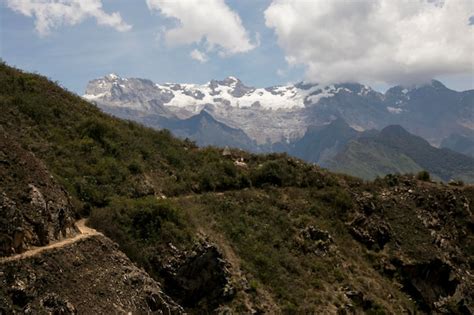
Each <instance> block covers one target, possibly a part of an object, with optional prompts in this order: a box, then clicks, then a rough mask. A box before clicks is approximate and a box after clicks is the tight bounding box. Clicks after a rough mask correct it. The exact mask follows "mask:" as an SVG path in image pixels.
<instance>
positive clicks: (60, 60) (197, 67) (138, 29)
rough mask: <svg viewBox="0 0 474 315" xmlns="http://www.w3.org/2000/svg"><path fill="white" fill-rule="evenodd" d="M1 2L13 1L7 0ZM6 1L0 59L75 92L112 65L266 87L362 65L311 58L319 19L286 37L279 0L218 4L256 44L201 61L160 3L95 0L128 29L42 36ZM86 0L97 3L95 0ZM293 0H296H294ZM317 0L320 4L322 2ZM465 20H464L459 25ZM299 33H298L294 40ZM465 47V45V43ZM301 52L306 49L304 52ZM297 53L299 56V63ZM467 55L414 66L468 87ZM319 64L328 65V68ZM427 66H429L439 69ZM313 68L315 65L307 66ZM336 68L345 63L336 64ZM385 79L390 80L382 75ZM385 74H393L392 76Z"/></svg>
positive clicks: (316, 54) (162, 78)
mask: <svg viewBox="0 0 474 315" xmlns="http://www.w3.org/2000/svg"><path fill="white" fill-rule="evenodd" d="M5 1H7V2H9V3H12V2H14V0H5ZM5 1H3V2H1V4H0V8H1V21H0V22H1V25H0V56H1V58H2V59H3V60H4V61H6V62H7V63H8V64H10V65H14V66H16V67H18V68H21V69H24V70H28V71H35V72H38V73H41V74H44V75H46V76H48V77H50V78H51V79H53V80H55V81H58V82H59V83H60V84H62V85H63V86H65V87H66V88H68V89H70V90H72V91H75V92H77V93H79V94H82V93H83V91H84V89H85V86H86V84H87V82H88V81H89V80H91V79H94V78H97V77H101V76H103V75H105V74H107V73H111V72H115V73H117V74H119V75H121V76H124V77H142V78H149V79H152V80H153V81H156V82H194V83H204V82H207V81H209V80H210V79H221V78H224V77H226V76H229V75H233V76H236V77H238V78H240V79H241V80H242V81H243V82H244V83H246V84H247V85H251V86H271V85H277V84H285V83H287V82H296V81H300V80H303V79H307V78H308V76H309V78H312V77H311V76H312V75H313V72H315V73H324V74H326V73H327V74H328V75H326V76H319V77H318V76H317V75H316V76H315V78H316V79H325V78H329V79H332V78H336V79H341V80H344V79H347V80H349V81H355V80H358V79H359V77H358V76H357V75H354V73H360V72H363V70H361V69H364V68H358V69H354V70H353V72H352V73H350V72H348V73H346V72H345V71H344V70H342V73H341V70H340V69H341V66H340V65H339V64H338V63H337V62H340V60H334V58H335V57H333V56H337V55H338V54H337V53H338V51H329V53H330V54H329V55H328V56H329V57H330V58H331V59H328V60H329V61H328V62H327V63H325V64H324V65H321V64H320V63H318V62H317V61H315V60H313V59H321V60H323V59H325V58H326V57H328V56H325V55H322V52H321V49H320V50H316V51H312V50H311V49H312V48H313V47H315V46H317V43H318V40H321V38H325V37H323V36H326V34H320V36H319V37H314V38H311V36H313V35H312V34H313V31H315V32H314V33H316V35H314V36H317V35H318V34H319V33H318V32H316V31H317V29H312V27H311V25H312V24H311V23H314V26H315V28H319V30H320V29H321V26H320V25H318V24H317V22H318V20H317V17H311V16H308V17H307V21H309V22H308V23H307V25H305V24H304V23H303V22H304V20H305V16H302V18H301V19H302V24H301V25H298V27H294V29H290V35H291V38H287V37H285V36H286V34H284V32H283V30H286V29H288V26H287V25H286V24H284V23H286V20H285V19H286V18H285V14H286V13H288V12H287V11H282V10H281V8H280V7H278V6H277V5H278V1H275V2H276V5H275V6H273V9H274V10H273V11H272V15H271V16H270V15H269V14H268V15H266V10H267V9H268V8H269V7H270V6H271V5H272V3H273V2H272V0H234V1H230V0H227V1H225V5H227V6H228V8H229V9H230V10H232V11H233V12H234V13H236V14H237V15H238V16H239V17H240V19H241V24H242V27H243V28H244V29H245V31H246V34H247V36H248V41H249V42H250V43H251V44H252V45H254V46H255V47H254V48H253V49H249V50H248V51H245V52H241V53H234V54H228V55H226V56H221V54H220V53H219V51H220V50H217V49H209V50H207V51H206V54H207V56H208V60H207V62H204V63H201V62H199V61H197V60H194V59H192V58H190V52H191V51H192V50H193V49H199V50H200V51H203V49H204V47H206V44H205V43H204V42H205V39H204V38H203V39H202V40H201V41H199V42H195V43H191V44H182V45H169V43H167V42H166V40H165V38H164V34H165V32H166V30H169V29H172V28H173V27H175V26H176V25H177V24H179V21H177V20H176V19H172V18H167V17H165V16H164V14H163V12H160V11H159V10H150V9H149V7H148V6H147V3H146V1H141V0H134V1H130V0H103V1H102V4H103V11H105V12H106V13H112V12H119V13H120V15H121V18H122V20H123V21H125V22H126V23H128V24H130V25H132V28H131V30H128V31H117V29H116V28H114V27H108V26H104V25H98V23H97V21H96V20H95V19H94V18H84V19H83V20H81V21H80V22H79V23H77V24H75V25H67V23H63V24H62V25H59V26H58V27H54V28H52V29H51V31H50V32H49V34H46V35H44V34H43V35H42V34H39V32H38V31H37V30H36V29H35V18H34V17H29V16H26V15H24V14H23V13H21V12H18V10H17V11H14V10H12V9H11V7H12V5H8V4H7V2H5ZM30 1H31V2H32V3H34V2H35V1H34V0H30ZM93 1H98V2H100V0H93ZM183 1H187V0H183ZM204 2H206V0H204ZM300 2H303V1H301V0H300ZM315 2H321V1H315ZM321 3H322V5H325V2H324V1H322V2H321ZM293 9H294V10H295V12H296V13H298V11H296V10H298V8H297V7H296V6H295V7H294V8H290V9H289V10H290V11H289V12H290V13H291V10H293ZM315 9H316V8H315ZM336 9H337V7H336ZM279 10H280V11H279ZM285 10H287V9H285ZM473 11H474V10H473ZM446 14H451V13H446ZM333 19H334V20H337V19H344V16H342V17H341V16H334V17H333ZM467 22H468V21H467V20H466V23H465V24H466V25H467V24H468V23H467ZM65 24H66V25H65ZM266 24H268V25H266ZM269 25H271V26H269ZM215 27H216V28H219V27H223V28H225V27H226V25H215ZM292 27H293V26H292ZM305 27H306V29H305ZM331 27H332V26H329V27H328V30H327V31H328V32H332V31H334V30H331V29H330V28H331ZM335 27H336V28H337V26H335ZM472 28H473V27H471V29H472ZM301 30H303V31H304V32H301ZM467 30H468V32H470V33H468V34H466V36H467V37H466V40H469V39H470V40H472V39H473V38H472V37H470V36H471V35H472V33H471V30H470V29H469V28H468V29H467ZM291 32H292V33H291ZM305 34H307V36H309V39H308V41H310V42H311V43H312V44H311V45H313V46H308V45H307V46H304V45H300V43H301V41H304V40H305V36H306V35H305ZM329 34H330V33H329ZM344 35H346V34H342V35H341V38H342V37H344V38H346V36H344ZM349 35H350V34H349ZM421 35H423V34H420V36H421ZM298 36H302V37H301V38H300V39H298ZM326 37H327V36H326ZM453 40H454V39H453ZM295 41H297V42H295ZM458 42H459V41H458ZM458 42H456V43H458ZM300 46H301V47H300ZM470 47H471V48H472V45H471V46H470ZM470 47H468V49H469V48H470ZM461 48H463V47H461ZM297 49H300V50H297ZM349 49H352V48H351V47H349ZM464 49H465V47H464ZM307 51H309V53H306V52H307ZM364 53H366V54H367V56H368V57H367V58H369V57H370V56H371V55H370V52H367V51H364ZM470 53H471V55H472V54H473V53H474V51H473V50H472V49H471V51H470ZM308 56H309V57H308ZM285 57H290V58H291V57H295V58H296V59H297V62H290V64H289V63H288V62H287V60H286V59H285ZM329 57H328V58H329ZM308 58H313V59H308ZM343 58H345V59H344V61H345V60H347V58H351V56H346V55H345V56H344V57H343ZM370 58H372V57H370ZM373 58H376V57H373ZM298 59H301V62H299V61H298ZM461 59H462V58H461ZM357 60H361V59H360V58H359V59H357ZM369 60H370V59H369ZM357 62H358V61H357ZM472 62H473V61H472V59H471V68H470V65H469V60H467V66H466V62H464V63H463V64H462V65H461V64H449V63H447V65H446V66H445V67H444V68H440V67H439V66H438V67H437V68H436V67H435V66H434V65H433V66H432V67H431V68H429V69H427V68H426V67H425V68H423V67H422V66H420V70H419V73H423V74H425V73H426V75H430V74H432V73H434V74H437V75H435V76H436V77H437V78H440V79H441V80H442V81H443V82H444V83H445V84H447V85H448V86H449V87H451V88H454V89H457V90H465V89H470V88H474V83H473V74H472ZM374 63H377V60H374ZM326 64H327V65H331V66H332V68H331V67H329V66H326ZM354 64H356V62H354ZM420 64H421V63H420ZM438 64H442V62H439V63H438ZM397 66H398V64H396V63H394V65H393V68H388V69H387V70H386V71H384V72H383V73H382V74H379V73H377V74H374V75H373V77H370V76H361V77H360V81H366V82H368V83H369V84H372V85H375V87H376V88H378V89H384V88H385V87H386V86H387V85H389V84H393V83H396V81H401V80H402V79H403V77H401V79H400V74H393V73H390V71H392V72H395V70H391V69H394V68H396V67H397ZM361 67H363V66H362V65H361ZM450 67H451V68H450ZM349 68H350V67H349ZM432 68H433V69H435V68H436V71H438V72H436V71H435V70H432ZM313 69H316V70H314V71H313ZM342 69H346V68H343V67H342ZM369 70H370V69H369ZM312 71H313V72H312ZM367 72H368V73H369V72H370V73H372V72H373V71H367ZM409 75H411V77H410V78H417V77H418V76H419V75H418V74H415V75H413V74H409ZM433 77H434V76H433ZM385 78H389V79H388V80H385ZM392 78H395V79H393V80H392ZM390 80H391V81H390ZM388 81H390V82H388ZM392 81H393V83H392Z"/></svg>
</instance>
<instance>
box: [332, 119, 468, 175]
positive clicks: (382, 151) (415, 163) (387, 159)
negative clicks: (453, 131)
mask: <svg viewBox="0 0 474 315" xmlns="http://www.w3.org/2000/svg"><path fill="white" fill-rule="evenodd" d="M328 168H329V169H331V170H333V171H337V172H344V173H347V174H351V175H354V176H359V177H361V178H366V179H374V178H376V177H377V176H385V175H386V174H394V173H398V174H407V173H412V174H415V173H417V172H419V171H421V170H426V171H428V172H430V173H431V174H432V176H433V178H434V179H436V180H443V181H446V182H448V181H450V180H462V181H465V182H469V183H473V182H474V158H472V157H470V156H467V155H463V154H460V153H457V152H454V151H451V150H449V149H438V148H435V147H433V146H431V145H430V144H429V143H428V142H427V141H426V140H424V139H422V138H421V137H417V136H415V135H412V134H410V133H409V132H407V131H406V130H405V129H403V128H402V127H400V126H388V127H386V128H384V129H383V130H382V131H380V132H379V133H376V134H374V135H371V136H363V137H360V138H359V139H356V140H353V141H351V142H349V143H348V144H347V146H346V147H345V149H344V150H342V151H341V152H340V153H338V154H337V155H336V157H335V158H334V159H333V160H332V161H330V162H329V163H328Z"/></svg>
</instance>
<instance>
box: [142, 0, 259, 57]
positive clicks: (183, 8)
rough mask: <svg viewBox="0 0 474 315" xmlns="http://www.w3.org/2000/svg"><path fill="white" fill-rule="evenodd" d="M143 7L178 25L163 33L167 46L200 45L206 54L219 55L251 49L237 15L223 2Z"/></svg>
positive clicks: (162, 2) (152, 2) (158, 1)
mask: <svg viewBox="0 0 474 315" xmlns="http://www.w3.org/2000/svg"><path fill="white" fill-rule="evenodd" d="M147 4H148V8H149V9H150V10H157V11H159V12H161V14H163V15H164V16H166V17H169V18H175V19H176V20H177V21H178V25H177V26H176V27H174V28H171V29H168V30H166V31H165V40H166V42H167V44H169V45H171V46H174V45H189V44H193V43H194V44H200V43H203V44H204V46H205V49H206V51H208V52H210V51H218V52H219V53H220V54H221V55H232V54H237V53H244V52H247V51H249V50H252V49H253V48H254V47H255V45H253V44H252V43H251V42H250V39H249V36H248V34H247V32H246V30H245V28H244V27H243V25H242V21H241V19H240V17H239V15H238V14H237V13H235V12H234V11H232V10H231V9H230V8H229V7H228V6H227V5H226V4H225V2H224V0H186V1H170V0H147ZM195 56H197V55H196V54H195Z"/></svg>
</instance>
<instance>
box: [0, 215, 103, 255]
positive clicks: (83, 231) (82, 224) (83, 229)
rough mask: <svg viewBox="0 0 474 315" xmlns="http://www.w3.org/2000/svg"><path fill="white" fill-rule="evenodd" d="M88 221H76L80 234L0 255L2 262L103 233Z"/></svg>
mask: <svg viewBox="0 0 474 315" xmlns="http://www.w3.org/2000/svg"><path fill="white" fill-rule="evenodd" d="M86 221H87V219H81V220H79V221H77V222H76V226H77V228H78V229H79V234H77V235H75V236H73V237H70V238H66V239H63V240H60V241H57V242H54V243H50V244H48V245H46V246H42V247H32V248H30V249H29V250H27V251H26V252H23V253H21V254H17V255H13V256H8V257H0V263H5V262H9V261H12V260H18V259H24V258H28V257H32V256H35V255H38V254H40V253H42V252H44V251H48V250H52V249H55V248H60V247H64V246H67V245H69V244H72V243H75V242H77V241H79V240H81V239H84V238H88V237H91V236H96V235H103V234H102V233H100V232H97V231H96V230H94V229H92V228H90V227H87V226H86Z"/></svg>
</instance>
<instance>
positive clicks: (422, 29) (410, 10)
mask: <svg viewBox="0 0 474 315" xmlns="http://www.w3.org/2000/svg"><path fill="white" fill-rule="evenodd" d="M264 15H265V23H266V25H267V27H269V28H272V29H274V31H275V33H276V36H277V38H278V44H279V45H280V46H281V48H282V49H283V50H284V52H285V55H286V60H287V62H288V63H289V64H290V65H304V66H305V67H306V75H307V79H308V80H312V81H318V82H322V83H332V82H346V81H361V82H385V83H390V84H393V83H400V82H403V83H417V82H422V81H426V80H429V79H431V78H433V77H436V76H439V75H444V74H455V73H469V72H471V73H472V71H474V57H473V51H474V26H472V25H470V24H471V23H470V19H472V18H471V17H472V16H473V15H474V5H473V2H472V0H445V1H442V0H398V1H393V0H365V1H348V0H331V1H328V0H312V1H299V0H294V1H292V0H274V1H273V2H272V3H271V5H270V6H269V7H268V8H267V9H266V10H265V13H264Z"/></svg>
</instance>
